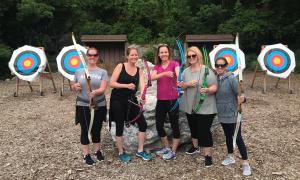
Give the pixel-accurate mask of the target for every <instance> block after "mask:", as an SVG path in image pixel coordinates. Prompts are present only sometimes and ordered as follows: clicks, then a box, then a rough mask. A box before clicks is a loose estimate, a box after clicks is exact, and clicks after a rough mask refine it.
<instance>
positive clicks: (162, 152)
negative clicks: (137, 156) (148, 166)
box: [155, 148, 171, 156]
mask: <svg viewBox="0 0 300 180" xmlns="http://www.w3.org/2000/svg"><path fill="white" fill-rule="evenodd" d="M169 151H171V149H170V148H161V149H160V150H159V151H156V153H155V154H156V155H158V156H163V155H164V154H167V153H168V152H169Z"/></svg>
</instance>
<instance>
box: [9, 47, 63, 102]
mask: <svg viewBox="0 0 300 180" xmlns="http://www.w3.org/2000/svg"><path fill="white" fill-rule="evenodd" d="M38 48H40V49H42V50H43V51H45V48H44V47H38ZM46 64H47V65H46V68H48V71H45V70H46V69H45V70H44V71H43V72H39V76H38V79H39V80H38V81H39V83H38V84H32V83H31V82H30V81H26V80H21V79H19V78H18V76H15V77H16V91H15V92H14V94H13V96H14V97H18V95H19V90H20V87H23V86H28V87H29V89H30V92H33V88H32V87H33V86H39V93H40V96H44V94H45V93H44V91H43V88H44V87H43V78H46V79H49V80H51V81H52V85H53V93H56V92H57V90H56V86H55V83H54V78H53V76H52V71H51V67H50V64H49V62H48V59H47V57H46ZM21 81H25V82H27V83H26V84H22V83H21Z"/></svg>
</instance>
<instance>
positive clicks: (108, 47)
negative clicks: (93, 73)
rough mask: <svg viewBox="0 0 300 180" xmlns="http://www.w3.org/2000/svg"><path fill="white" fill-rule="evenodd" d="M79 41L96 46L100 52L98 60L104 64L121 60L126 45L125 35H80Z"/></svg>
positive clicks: (123, 56)
mask: <svg viewBox="0 0 300 180" xmlns="http://www.w3.org/2000/svg"><path fill="white" fill-rule="evenodd" d="M81 42H82V43H83V44H84V45H86V46H93V47H96V48H97V49H98V50H99V52H100V61H101V62H103V63H105V64H116V63H117V62H119V61H123V60H124V58H125V53H126V49H127V46H128V42H127V36H126V35H82V36H81Z"/></svg>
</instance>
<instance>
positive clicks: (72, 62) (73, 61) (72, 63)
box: [71, 58, 78, 66]
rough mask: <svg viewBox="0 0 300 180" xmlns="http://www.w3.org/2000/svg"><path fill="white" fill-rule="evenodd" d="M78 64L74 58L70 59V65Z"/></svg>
mask: <svg viewBox="0 0 300 180" xmlns="http://www.w3.org/2000/svg"><path fill="white" fill-rule="evenodd" d="M77 64H78V59H76V58H72V59H71V65H73V66H74V65H77Z"/></svg>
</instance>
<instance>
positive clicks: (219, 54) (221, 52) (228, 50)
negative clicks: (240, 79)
mask: <svg viewBox="0 0 300 180" xmlns="http://www.w3.org/2000/svg"><path fill="white" fill-rule="evenodd" d="M226 55H230V56H231V57H233V59H232V61H233V62H232V64H231V65H229V64H228V66H227V68H226V69H227V71H232V72H233V71H235V70H236V69H237V68H238V61H237V55H236V51H235V49H232V48H222V49H220V50H219V51H218V52H217V53H216V56H215V61H216V59H217V58H218V57H224V58H225V57H226Z"/></svg>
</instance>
